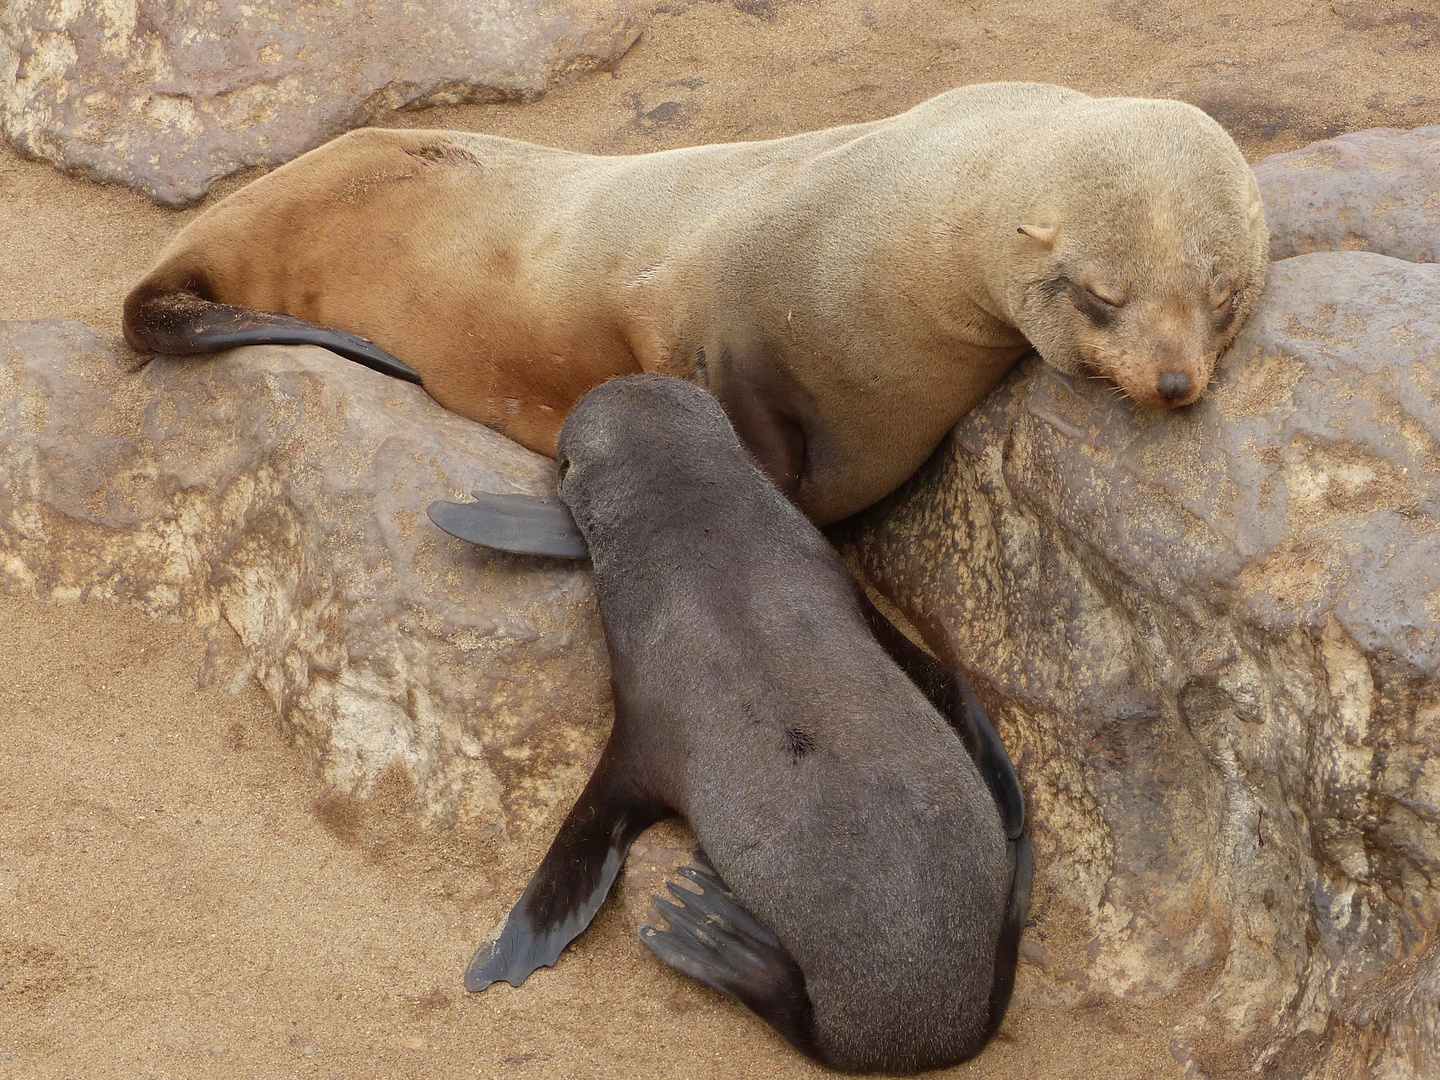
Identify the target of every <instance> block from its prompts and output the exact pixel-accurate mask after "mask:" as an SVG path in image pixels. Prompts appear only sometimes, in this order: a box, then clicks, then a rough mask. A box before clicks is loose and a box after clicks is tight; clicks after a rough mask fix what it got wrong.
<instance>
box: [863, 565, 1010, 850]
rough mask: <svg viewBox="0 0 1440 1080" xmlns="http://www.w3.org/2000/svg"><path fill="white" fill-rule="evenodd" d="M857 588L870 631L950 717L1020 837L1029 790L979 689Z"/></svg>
mask: <svg viewBox="0 0 1440 1080" xmlns="http://www.w3.org/2000/svg"><path fill="white" fill-rule="evenodd" d="M855 592H856V596H857V597H858V599H859V601H860V607H861V610H862V611H863V612H864V614H865V621H866V623H867V624H868V625H869V627H870V633H871V634H872V635H874V637H875V640H876V641H878V642H879V643H880V647H881V648H883V649H884V650H885V651H886V652H887V653H889V654H890V659H892V660H894V661H895V663H896V665H897V666H898V667H899V668H900V670H901V671H903V672H905V674H906V675H908V676H909V677H910V681H911V682H913V683H914V684H915V685H916V686H917V687H918V688H919V689H920V692H921V693H923V694H924V695H925V696H926V697H927V698H929V699H930V703H931V704H932V705H934V706H935V708H936V710H937V711H938V712H939V713H940V715H941V716H943V717H945V719H946V720H948V721H949V722H950V726H951V727H953V728H954V729H955V733H956V734H957V735H959V736H960V741H961V742H963V743H964V744H965V749H966V750H968V751H969V752H970V757H971V758H972V759H973V760H974V762H975V766H976V768H978V769H979V770H980V775H981V777H983V778H984V780H985V785H986V786H987V787H988V788H989V789H990V794H991V796H992V797H993V798H994V799H995V806H996V807H997V809H999V811H1000V820H1001V822H1002V823H1003V824H1004V826H1005V835H1006V836H1007V837H1009V838H1010V839H1011V840H1012V841H1014V840H1018V839H1019V838H1020V837H1021V836H1023V835H1024V833H1025V792H1024V790H1023V789H1022V788H1021V787H1020V777H1019V776H1018V775H1016V772H1015V765H1014V764H1013V763H1012V762H1011V760H1010V755H1009V754H1008V753H1006V751H1005V744H1004V743H1003V742H1001V741H1000V736H999V735H998V734H997V733H996V731H995V728H994V726H993V725H992V724H991V723H990V717H989V715H988V714H987V713H986V712H985V706H984V705H982V704H980V699H979V698H978V697H976V696H975V691H973V690H971V689H970V684H969V683H967V682H966V681H965V680H964V679H963V678H962V677H961V676H960V673H959V672H957V671H955V670H953V669H952V668H949V667H947V666H946V665H944V664H942V663H941V662H940V661H939V660H936V659H935V658H934V657H933V656H931V655H930V654H929V653H927V652H926V651H925V650H924V649H922V648H920V646H918V645H916V644H915V643H914V642H913V641H911V640H910V639H909V638H908V637H906V636H905V635H904V634H903V633H902V632H901V631H900V629H899V628H898V627H896V626H895V624H894V623H892V622H891V621H890V620H889V619H887V618H886V617H885V616H884V614H882V613H881V611H880V609H879V608H877V607H876V606H875V604H874V602H873V601H871V599H870V597H869V596H867V595H866V594H865V590H864V589H863V588H862V587H861V586H860V585H859V583H858V582H857V583H856V585H855Z"/></svg>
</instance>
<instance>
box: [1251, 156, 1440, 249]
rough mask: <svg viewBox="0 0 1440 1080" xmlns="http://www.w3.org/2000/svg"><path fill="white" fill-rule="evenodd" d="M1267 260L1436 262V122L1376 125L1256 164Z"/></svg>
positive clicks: (1439, 167)
mask: <svg viewBox="0 0 1440 1080" xmlns="http://www.w3.org/2000/svg"><path fill="white" fill-rule="evenodd" d="M1255 178H1256V179H1257V180H1258V181H1259V182H1260V192H1261V194H1262V195H1263V196H1264V198H1265V218H1266V220H1267V221H1268V222H1269V223H1270V257H1271V258H1274V259H1287V258H1289V257H1290V256H1291V255H1303V254H1305V253H1306V252H1311V251H1373V252H1375V253H1377V254H1379V255H1391V256H1393V257H1395V258H1397V259H1406V260H1408V261H1410V262H1435V261H1436V260H1437V259H1440V127H1427V128H1416V129H1415V130H1413V131H1397V130H1394V129H1393V128H1375V129H1373V130H1370V131H1357V132H1355V133H1354V134H1352V135H1341V136H1340V137H1339V138H1336V139H1326V140H1325V141H1323V142H1317V143H1312V144H1311V145H1310V146H1306V147H1303V148H1302V149H1299V150H1296V151H1294V152H1293V153H1290V154H1274V155H1272V156H1271V157H1268V158H1266V159H1265V160H1263V161H1261V162H1260V163H1259V164H1258V165H1256V166H1255Z"/></svg>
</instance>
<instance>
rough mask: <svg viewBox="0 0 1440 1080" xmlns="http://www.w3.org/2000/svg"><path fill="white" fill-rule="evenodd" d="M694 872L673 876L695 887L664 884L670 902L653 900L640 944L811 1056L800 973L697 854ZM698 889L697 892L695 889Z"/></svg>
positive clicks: (812, 1046) (691, 868)
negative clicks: (733, 1001)
mask: <svg viewBox="0 0 1440 1080" xmlns="http://www.w3.org/2000/svg"><path fill="white" fill-rule="evenodd" d="M694 860H695V863H696V864H697V865H695V866H682V867H680V868H679V870H678V871H677V872H678V873H679V874H680V875H681V876H682V877H684V878H685V879H686V880H687V881H689V882H690V883H691V884H693V885H694V886H696V889H687V888H684V887H683V886H680V885H676V884H674V883H673V882H672V883H670V884H668V886H667V887H668V888H669V890H670V895H671V896H672V897H674V899H675V900H678V901H679V903H678V904H677V903H674V902H673V901H671V900H667V899H664V898H661V897H658V896H657V897H654V898H652V899H651V902H650V903H651V908H652V911H653V912H654V916H655V921H656V922H659V921H663V922H664V923H665V924H666V925H665V928H664V929H661V928H659V927H657V926H654V925H653V924H646V925H645V926H642V927H640V931H639V933H640V940H641V941H643V942H644V943H645V944H646V945H647V946H649V948H650V951H651V952H653V953H654V954H655V955H656V956H658V957H659V958H660V959H661V960H664V961H665V963H667V964H669V965H670V966H671V967H673V968H675V969H676V970H677V971H682V972H684V973H685V974H686V975H689V976H690V977H691V978H692V979H698V980H699V981H700V982H702V983H704V984H705V985H706V986H709V987H713V988H714V989H716V990H719V991H720V992H721V993H722V994H729V995H730V996H731V997H733V998H735V999H736V1000H738V1001H740V1002H741V1003H743V1004H745V1005H747V1006H749V1007H750V1008H751V1009H752V1010H754V1011H755V1013H756V1014H757V1015H758V1016H760V1017H761V1019H763V1020H764V1021H765V1022H766V1023H768V1024H769V1025H770V1026H771V1027H773V1028H774V1029H775V1030H776V1031H778V1032H779V1033H780V1034H781V1035H784V1036H785V1038H787V1039H789V1040H790V1042H791V1043H793V1044H794V1045H795V1047H796V1048H797V1049H799V1050H800V1051H802V1052H803V1053H806V1054H809V1055H810V1056H811V1057H815V1056H816V1049H815V1039H814V1034H813V1031H812V1026H811V1020H812V1016H813V1010H812V1007H811V1005H810V996H809V995H808V994H807V993H806V991H805V975H804V973H803V972H801V970H800V966H799V965H798V964H796V963H795V961H794V959H793V958H792V957H791V956H790V954H789V953H788V952H786V951H785V947H784V946H783V945H781V944H780V941H779V939H778V938H776V937H775V935H774V934H772V933H771V932H770V931H769V930H767V929H766V928H765V927H764V926H762V925H760V923H759V922H758V921H756V919H755V917H754V916H753V915H751V914H750V912H748V911H746V910H745V908H743V907H742V906H741V905H740V901H738V900H736V899H735V897H734V895H733V894H732V893H731V892H730V890H729V889H728V888H727V887H726V885H725V882H724V881H723V880H721V878H720V875H719V874H718V873H716V871H715V868H714V867H713V866H711V865H710V860H709V859H708V858H706V856H705V853H704V852H703V851H696V852H695V855H694ZM697 890H698V891H697Z"/></svg>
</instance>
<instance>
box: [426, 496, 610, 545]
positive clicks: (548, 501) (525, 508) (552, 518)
mask: <svg viewBox="0 0 1440 1080" xmlns="http://www.w3.org/2000/svg"><path fill="white" fill-rule="evenodd" d="M472 494H473V495H474V497H475V501H474V502H470V503H449V502H433V503H431V504H430V505H429V506H428V507H427V508H426V511H425V512H426V513H427V514H429V515H430V520H431V521H433V522H434V523H435V524H436V525H438V526H439V527H440V528H442V529H444V530H445V531H446V532H447V533H449V534H450V535H451V536H458V537H459V538H460V539H461V540H468V541H470V543H472V544H479V545H480V546H481V547H488V548H494V549H495V550H497V551H511V552H515V553H517V554H520V555H552V556H555V557H557V558H562V559H583V558H585V557H586V556H587V555H589V553H590V550H589V548H587V547H586V546H585V537H583V536H582V535H580V530H579V528H578V527H577V526H576V525H575V519H574V518H572V517H571V516H570V511H569V510H567V509H566V508H565V504H564V503H562V502H561V501H560V499H559V497H558V496H543V495H519V494H514V493H502V492H492V491H476V492H472Z"/></svg>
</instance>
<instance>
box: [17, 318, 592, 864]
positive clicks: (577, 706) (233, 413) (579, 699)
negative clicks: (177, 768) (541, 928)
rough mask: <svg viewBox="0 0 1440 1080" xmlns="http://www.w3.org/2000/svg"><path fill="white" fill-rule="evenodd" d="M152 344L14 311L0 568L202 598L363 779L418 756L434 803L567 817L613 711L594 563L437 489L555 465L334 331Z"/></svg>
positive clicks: (48, 591) (69, 589)
mask: <svg viewBox="0 0 1440 1080" xmlns="http://www.w3.org/2000/svg"><path fill="white" fill-rule="evenodd" d="M133 360H134V354H132V353H130V352H129V350H128V348H126V346H125V345H124V344H123V343H122V342H120V340H119V339H118V338H116V337H112V336H110V335H107V334H102V333H99V332H97V331H95V330H93V329H90V328H88V327H85V326H83V325H81V324H79V323H72V322H59V321H41V322H10V323H5V322H0V445H4V446H5V453H4V455H0V588H4V589H8V590H16V591H19V592H21V593H24V594H26V595H34V596H40V597H51V598H54V599H55V600H57V601H60V602H72V601H77V600H90V601H96V600H109V601H114V602H124V603H129V604H136V605H139V606H141V607H143V608H144V609H146V610H147V611H148V612H150V613H151V614H152V615H155V616H159V617H164V618H177V617H180V618H184V619H186V620H189V621H193V622H196V623H198V624H199V625H200V626H202V627H205V628H207V630H208V632H209V634H210V635H211V639H212V643H213V647H212V650H211V651H212V656H213V663H212V665H211V666H212V668H213V669H214V670H213V672H212V677H230V678H234V679H236V680H243V679H244V678H245V677H246V676H247V675H249V674H253V675H254V677H255V678H256V679H258V680H259V682H260V683H261V684H262V685H263V686H264V687H265V688H266V690H267V691H268V692H269V694H270V696H271V698H272V699H273V700H274V702H275V704H276V707H277V708H278V710H279V713H280V716H281V718H282V721H283V723H284V724H285V725H286V727H287V728H288V731H289V733H290V735H291V737H292V738H293V740H294V742H295V743H296V744H297V745H298V746H299V747H300V748H301V750H302V752H303V753H304V754H306V755H307V756H308V757H309V758H310V759H311V761H312V762H313V763H314V765H315V767H316V768H317V770H318V771H319V772H320V773H321V774H322V775H323V776H324V778H325V779H326V780H328V781H329V782H330V783H331V784H333V785H335V786H336V787H338V788H339V789H341V790H342V791H344V792H347V793H351V794H354V795H357V796H364V795H366V794H367V793H368V792H369V791H370V790H371V789H372V788H373V786H374V785H375V783H376V781H377V780H378V779H379V778H380V777H381V774H382V773H385V772H386V771H387V770H398V771H399V772H400V773H401V775H402V776H403V777H404V778H407V779H408V781H409V782H410V783H412V784H413V786H414V791H415V796H416V797H415V800H414V801H415V804H416V805H417V807H418V808H419V812H420V814H421V817H422V818H423V819H424V820H427V821H429V822H431V823H450V822H462V823H465V824H467V825H469V826H471V827H472V828H474V829H476V830H479V831H480V832H482V833H483V832H492V833H494V834H497V835H499V836H503V837H507V838H509V839H511V840H523V841H525V842H534V843H541V844H543V843H546V842H548V840H549V833H550V832H551V831H552V830H553V829H554V828H556V827H557V826H558V824H559V818H560V816H562V815H563V814H564V813H566V812H568V810H569V806H570V803H571V801H573V799H574V798H575V796H576V795H578V794H579V791H580V788H581V787H582V786H583V784H584V782H585V780H586V779H588V777H589V773H590V770H591V769H592V768H593V767H594V764H595V761H596V760H597V759H598V757H599V749H600V747H601V745H602V744H603V742H604V740H605V738H606V737H607V735H608V733H609V720H610V695H609V684H608V661H607V659H606V655H605V646H604V640H603V636H602V632H601V628H600V622H599V618H598V614H597V612H596V609H595V605H594V600H593V595H592V592H591V586H590V578H589V572H588V568H587V567H586V566H585V564H583V563H573V562H564V561H558V560H540V559H528V558H523V557H519V556H508V555H500V554H496V553H488V552H484V551H480V550H478V549H476V548H474V547H472V546H470V545H468V544H465V543H463V542H462V541H458V540H455V539H453V538H451V537H449V536H447V535H445V534H444V533H442V532H440V531H439V530H438V529H436V528H435V527H434V526H433V525H432V524H431V523H430V521H429V519H428V518H427V517H426V515H425V507H426V506H427V505H428V504H429V503H430V502H431V501H432V500H433V499H436V498H463V497H464V495H465V493H467V492H469V491H472V490H476V489H485V490H492V491H513V490H525V491H538V490H543V489H544V488H545V487H547V486H551V485H553V483H554V473H553V464H552V463H551V462H549V461H547V460H545V459H543V458H541V457H539V456H537V455H535V454H531V453H530V452H529V451H526V450H524V449H522V448H521V447H519V446H518V445H517V444H515V443H512V442H510V441H509V440H508V439H505V438H503V437H502V436H499V435H496V434H495V433H493V432H491V431H489V430H487V429H486V428H483V427H480V426H479V425H476V424H473V423H471V422H469V421H467V420H464V419H462V418H460V417H458V416H455V415H454V414H452V413H448V412H446V411H445V410H443V409H442V408H440V406H438V405H437V404H435V403H434V402H433V401H431V400H430V398H428V397H427V396H426V395H425V394H424V393H423V392H422V391H421V390H419V389H418V388H416V387H413V386H410V385H409V384H405V383H400V382H396V381H394V380H391V379H387V378H385V377H383V376H380V375H377V374H375V373H374V372H371V371H369V370H367V369H365V368H362V367H360V366H359V365H357V364H352V363H350V362H348V361H345V360H341V359H339V358H338V357H335V356H333V355H332V354H330V353H327V352H325V351H323V350H320V349H313V348H276V347H257V348H250V349H242V350H238V351H232V352H230V353H227V354H224V355H222V356H219V357H215V358H206V359H196V360H186V361H182V360H171V359H157V360H154V361H153V362H151V363H150V365H149V366H148V367H147V368H145V369H144V370H143V371H142V372H140V373H138V374H128V373H126V372H125V371H124V370H122V367H121V365H122V364H129V363H133ZM227 669H230V670H227Z"/></svg>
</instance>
